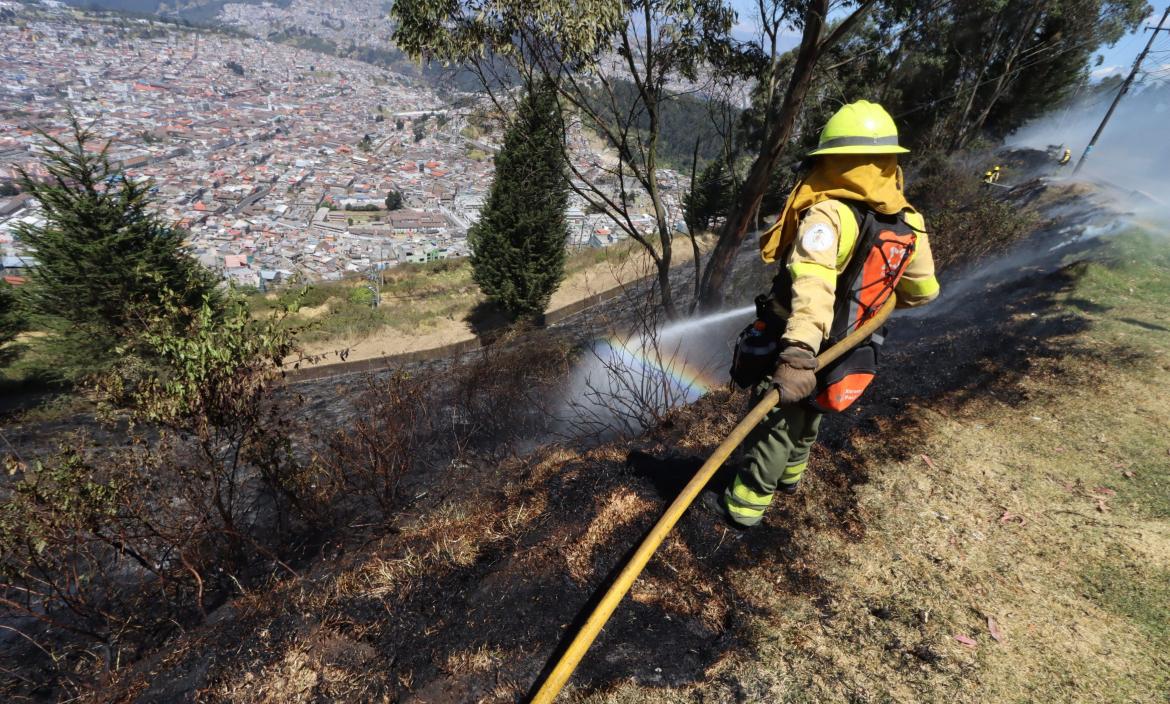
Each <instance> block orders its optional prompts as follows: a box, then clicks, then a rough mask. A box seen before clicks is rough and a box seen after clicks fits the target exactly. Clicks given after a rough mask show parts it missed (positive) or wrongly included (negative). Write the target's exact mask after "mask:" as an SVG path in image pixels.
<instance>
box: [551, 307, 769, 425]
mask: <svg viewBox="0 0 1170 704" xmlns="http://www.w3.org/2000/svg"><path fill="white" fill-rule="evenodd" d="M754 310H755V307H754V306H745V307H743V308H738V309H736V310H730V311H724V312H722V313H715V314H713V315H708V316H704V317H701V318H692V319H689V320H683V321H679V322H675V323H671V324H669V325H667V326H666V327H663V328H660V329H657V330H654V331H653V332H652V333H649V334H647V335H637V334H635V335H611V336H609V337H606V338H603V339H600V340H597V341H596V342H595V343H594V344H593V347H592V348H591V350H590V354H587V355H585V357H584V359H583V360H582V362H581V364H580V366H578V368H577V370H576V371H575V373H574V375H573V377H572V381H571V383H570V384H569V386H568V388H567V393H566V399H565V409H564V413H563V414H558V416H559V417H560V418H562V419H563V420H564V421H566V425H567V427H569V428H575V429H576V428H587V429H593V430H596V429H598V428H608V429H611V430H617V431H619V432H623V433H632V432H637V431H640V430H641V429H642V428H644V427H645V426H646V425H647V424H648V423H652V422H655V419H656V418H658V417H659V416H660V414H661V413H662V412H664V411H666V410H668V409H669V408H672V407H674V406H679V405H683V404H687V403H691V402H692V401H695V400H696V399H698V398H699V397H700V396H702V395H703V394H705V393H707V392H708V391H710V390H711V389H714V388H716V387H718V386H720V385H721V384H724V383H726V381H727V378H728V377H727V368H728V364H729V363H730V361H731V345H732V342H733V341H734V339H735V336H736V334H737V333H738V331H739V329H740V328H741V327H742V326H743V325H745V324H747V322H748V320H750V315H749V314H750V313H752V312H753V311H754Z"/></svg>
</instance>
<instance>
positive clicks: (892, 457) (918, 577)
mask: <svg viewBox="0 0 1170 704" xmlns="http://www.w3.org/2000/svg"><path fill="white" fill-rule="evenodd" d="M1045 197H1050V196H1045ZM1065 198H1066V201H1067V202H1056V203H1054V207H1058V208H1061V209H1063V210H1064V211H1065V212H1079V211H1077V208H1084V207H1087V206H1086V205H1085V204H1083V203H1081V201H1082V200H1083V199H1082V198H1081V197H1080V195H1079V194H1076V193H1073V194H1072V195H1069V194H1068V193H1066V194H1065ZM1070 217H1071V216H1070ZM1046 232H1047V235H1045V236H1039V238H1038V239H1037V240H1035V241H1034V242H1033V243H1032V244H1031V245H1026V246H1025V247H1023V248H1021V249H1020V250H1017V251H1015V252H1013V253H1012V256H1010V257H1008V258H1007V259H1005V260H1004V261H1006V262H1007V263H1006V264H1003V265H1001V266H998V267H994V268H991V269H986V270H984V272H983V275H982V276H980V275H978V274H976V275H973V276H969V277H966V278H965V279H964V280H963V282H962V283H961V285H960V282H958V281H944V286H948V285H950V286H952V290H953V291H954V295H952V296H950V297H949V299H948V300H944V301H942V302H941V303H940V304H938V306H937V307H936V308H935V310H934V312H930V311H929V310H928V311H927V312H925V313H923V314H921V315H915V316H910V317H904V318H903V319H901V320H900V321H897V323H896V326H895V329H896V332H895V334H894V335H893V336H892V341H891V345H890V346H889V347H890V348H891V353H890V354H889V355H888V356H887V359H886V361H885V363H884V367H885V369H886V372H885V375H884V376H883V378H882V379H881V381H880V384H879V386H878V388H876V389H875V391H874V392H873V393H872V395H871V396H870V397H869V401H868V402H867V403H865V404H864V405H863V407H862V408H860V409H858V410H857V411H856V412H854V413H850V414H848V415H845V416H840V417H836V418H833V419H832V422H831V423H830V424H829V428H828V429H827V431H826V433H825V435H824V438H823V443H822V444H821V445H820V446H819V447H818V448H817V450H816V454H815V455H814V459H813V465H812V466H813V469H812V474H811V476H810V481H809V483H808V484H809V485H808V486H807V487H806V489H805V490H803V491H802V493H801V494H799V495H798V496H796V497H794V498H793V499H791V500H788V501H785V502H783V503H778V504H777V506H775V507H774V508H773V510H772V511H771V512H770V514H769V516H768V517H767V520H766V521H765V523H764V525H763V526H762V527H761V528H759V529H757V530H754V531H751V532H749V533H747V534H739V533H735V532H732V531H728V530H726V529H724V528H723V527H721V526H720V525H719V524H718V523H716V522H715V521H714V520H713V519H712V518H711V517H710V516H708V515H706V514H704V513H702V512H701V511H698V510H693V511H692V512H690V513H689V514H688V516H687V517H685V518H684V520H683V522H682V523H681V524H680V526H679V527H678V528H677V529H676V531H675V533H674V534H673V535H672V537H671V538H670V539H669V540H668V541H667V542H666V544H664V546H663V547H662V549H661V550H660V551H659V553H658V555H657V556H656V557H655V559H654V560H652V562H651V564H650V565H649V567H648V569H647V571H646V572H645V573H644V575H643V576H642V577H641V578H640V579H639V581H638V583H637V584H636V585H635V587H634V589H633V591H632V593H631V594H630V596H629V597H627V599H626V601H625V602H624V603H623V605H622V606H621V607H619V609H618V610H617V612H616V613H615V615H614V617H613V619H612V621H611V622H610V624H609V625H608V626H607V628H606V630H605V631H604V633H603V634H602V636H601V638H599V640H598V642H597V643H596V644H595V645H594V646H593V648H592V649H591V651H590V653H589V654H588V655H587V656H586V658H585V660H584V661H583V662H582V664H581V667H580V669H579V670H578V672H577V673H576V674H575V676H574V678H573V680H572V685H571V689H570V690H569V691H568V692H567V694H566V695H565V696H564V697H563V699H564V700H565V701H589V702H603V701H604V702H657V701H695V702H699V701H703V702H711V701H719V702H722V701H744V702H748V701H770V702H771V701H796V702H799V701H810V702H812V701H858V702H868V701H875V702H876V701H906V702H912V701H938V700H947V701H1002V700H1024V701H1027V700H1037V699H1039V700H1046V701H1151V702H1152V701H1164V700H1165V699H1166V697H1167V696H1170V680H1168V678H1167V675H1166V673H1167V672H1170V667H1168V662H1167V656H1166V655H1165V653H1166V652H1167V651H1168V649H1167V646H1170V621H1167V617H1166V615H1165V612H1164V610H1163V608H1162V606H1163V605H1164V604H1165V603H1166V601H1167V598H1168V597H1170V593H1167V587H1166V585H1167V583H1170V582H1168V580H1167V577H1170V562H1168V560H1170V478H1168V477H1167V465H1168V464H1170V454H1168V451H1170V438H1168V437H1166V434H1165V432H1164V429H1165V427H1167V425H1168V423H1167V421H1168V420H1170V419H1168V418H1167V413H1168V411H1167V408H1170V405H1168V404H1167V403H1166V399H1165V393H1164V392H1163V391H1162V389H1164V388H1165V386H1166V383H1167V382H1170V359H1168V358H1167V353H1166V350H1167V348H1168V346H1170V319H1168V318H1167V314H1166V312H1165V311H1166V309H1167V308H1166V306H1167V304H1168V303H1170V273H1168V272H1170V257H1168V256H1167V254H1166V248H1165V243H1164V240H1161V241H1159V240H1156V239H1154V238H1151V237H1150V236H1148V235H1145V234H1142V233H1139V232H1130V233H1126V234H1123V235H1117V236H1114V237H1111V238H1108V239H1101V240H1094V241H1087V242H1085V241H1074V242H1073V243H1072V244H1067V242H1068V237H1065V236H1064V235H1060V233H1061V232H1063V230H1061V227H1050V228H1048V229H1047V231H1046ZM1042 234H1043V233H1042ZM1058 235H1060V236H1059V237H1058ZM1046 237H1047V238H1048V239H1046ZM1053 237H1056V238H1057V239H1055V240H1054V239H1051V238H1053ZM1074 239H1075V238H1074ZM1054 243H1057V244H1061V243H1063V244H1066V245H1067V246H1064V247H1063V248H1061V249H1058V250H1055V251H1053V250H1052V249H1051V248H1052V247H1053V246H1054ZM743 402H744V399H743V397H742V395H741V394H732V393H730V392H728V391H726V390H718V391H714V392H712V393H710V394H708V395H707V396H706V397H704V398H703V399H702V400H700V401H699V402H698V403H696V404H694V405H692V406H689V407H686V408H682V409H679V410H677V411H675V412H673V413H672V414H671V415H670V416H669V418H668V419H667V421H666V422H665V423H663V424H662V425H660V426H659V427H657V428H655V429H653V430H652V431H650V432H648V433H647V434H646V435H645V436H643V437H641V438H639V439H637V441H636V442H634V443H618V442H615V443H610V444H605V445H601V446H599V447H595V448H593V449H581V448H577V447H573V446H569V445H560V444H550V445H545V446H543V447H541V448H539V449H538V450H536V451H534V452H532V453H531V454H528V455H524V456H519V457H511V458H504V459H502V460H501V459H496V460H491V461H487V460H484V461H478V462H471V463H467V464H461V465H459V466H452V467H449V468H444V469H435V470H433V472H432V474H431V475H429V476H427V477H426V478H425V482H424V486H425V487H426V490H425V491H424V492H422V493H421V494H420V495H419V496H418V498H417V499H416V501H415V502H414V503H413V504H411V505H410V506H408V507H407V508H406V509H404V510H403V511H402V513H401V514H400V515H399V517H398V519H397V521H396V523H395V525H394V526H392V527H391V528H390V530H386V531H379V532H378V533H377V534H375V535H374V536H372V537H368V538H367V537H366V536H365V535H363V534H362V533H361V531H360V530H356V531H355V533H354V535H355V539H354V540H353V541H352V542H351V543H346V544H337V545H334V546H326V549H325V550H324V557H323V559H320V560H318V561H317V562H316V563H315V564H313V565H311V566H309V567H307V568H306V569H305V570H304V571H302V572H301V573H300V575H299V576H297V577H295V578H289V579H286V580H284V581H283V582H281V583H280V584H279V585H277V586H276V587H275V591H274V592H270V593H263V594H260V593H258V594H255V595H245V596H243V597H240V598H237V599H236V600H235V601H234V602H232V603H231V604H230V605H228V606H225V607H222V608H220V609H219V610H217V611H216V612H214V613H213V614H212V615H211V617H210V619H209V621H208V622H207V623H206V624H204V625H203V626H201V627H199V628H197V629H193V630H191V631H189V632H188V633H186V634H184V635H182V636H179V637H177V638H176V639H174V640H173V641H172V642H171V643H169V644H168V646H167V647H166V648H165V649H163V650H160V651H159V652H158V653H156V654H155V655H154V656H153V657H150V658H147V659H146V660H145V661H144V662H143V663H141V664H140V665H139V666H136V667H133V668H129V669H128V670H124V671H122V672H120V673H118V675H117V679H116V680H115V681H111V682H109V686H108V687H107V688H106V689H105V691H104V692H102V693H100V694H95V695H94V696H93V697H91V699H93V700H95V701H96V700H107V701H127V700H135V701H144V702H145V701H155V702H173V701H183V700H196V699H197V700H199V701H238V702H309V701H413V702H469V701H490V702H497V701H500V702H503V701H516V700H517V699H519V698H522V697H523V696H524V695H525V693H526V692H527V691H528V690H529V687H530V686H531V684H532V683H533V682H534V681H535V680H536V678H537V677H538V675H539V674H540V672H541V671H542V669H543V668H545V667H546V666H547V665H548V663H549V658H550V657H551V656H552V655H553V654H554V653H555V652H556V651H557V648H558V647H561V646H563V644H564V640H565V636H566V635H567V634H569V633H571V631H572V629H573V627H574V626H573V625H572V624H573V623H574V621H575V620H577V619H580V618H583V616H584V615H585V613H587V611H585V610H584V609H585V607H586V605H588V604H589V603H591V600H592V599H594V598H596V596H597V593H598V590H599V588H601V587H603V586H604V584H605V582H606V579H607V575H609V574H611V573H612V571H613V570H614V569H615V568H617V567H620V565H621V563H622V562H623V560H624V556H625V555H626V554H627V551H628V550H629V549H631V548H632V547H633V546H634V545H635V544H636V542H637V541H638V540H639V539H640V537H641V535H642V534H643V533H644V532H645V530H646V529H647V528H648V527H649V526H650V525H651V523H652V522H653V521H654V520H655V519H656V518H657V516H658V514H659V512H660V511H661V509H662V507H663V506H664V504H665V502H666V501H667V500H668V499H669V498H670V496H671V495H672V493H673V492H674V491H675V490H677V487H678V486H679V484H680V483H681V482H682V481H685V480H686V478H687V477H688V476H689V475H690V473H691V472H693V471H694V469H695V468H696V467H697V466H698V464H699V462H700V461H701V460H702V458H703V457H704V456H705V454H706V453H707V452H709V451H710V450H711V449H712V448H713V447H714V446H715V445H716V444H717V443H718V441H719V440H720V438H721V436H722V435H723V433H725V432H726V431H727V430H728V429H729V428H730V427H731V426H732V424H733V423H734V422H735V420H736V419H737V414H738V413H739V412H740V409H741V408H742V404H743ZM631 450H638V451H640V452H642V453H645V454H639V455H635V456H634V461H633V462H630V463H627V456H628V454H629V453H630V451H631Z"/></svg>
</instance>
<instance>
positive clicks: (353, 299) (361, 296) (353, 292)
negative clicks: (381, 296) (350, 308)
mask: <svg viewBox="0 0 1170 704" xmlns="http://www.w3.org/2000/svg"><path fill="white" fill-rule="evenodd" d="M349 302H350V303H352V304H354V305H358V306H372V305H374V291H373V290H372V289H370V288H367V287H365V286H355V287H353V288H351V289H350V290H349Z"/></svg>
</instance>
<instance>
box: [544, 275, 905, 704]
mask: <svg viewBox="0 0 1170 704" xmlns="http://www.w3.org/2000/svg"><path fill="white" fill-rule="evenodd" d="M895 303H896V301H895V298H894V296H893V294H891V295H890V297H889V299H887V300H886V302H885V304H884V305H883V306H882V307H881V309H879V310H878V312H877V313H876V314H875V315H874V316H873V317H872V318H870V319H868V320H866V321H865V322H864V323H862V324H861V325H860V326H859V327H858V328H857V329H856V330H854V331H853V332H852V333H850V334H849V335H848V336H847V337H845V338H844V339H843V340H841V341H840V342H838V343H837V344H835V345H833V346H832V347H830V348H829V349H827V350H825V351H824V352H822V353H820V354H819V355H817V368H818V369H822V368H824V367H825V366H827V365H828V364H829V363H831V362H833V361H835V360H836V359H837V358H839V357H840V356H841V355H843V354H845V353H846V352H848V351H849V350H851V349H853V348H854V347H856V346H857V345H858V344H860V343H861V342H862V341H864V340H865V339H866V338H868V337H869V336H870V335H872V334H873V333H874V332H876V331H877V329H878V328H880V327H881V326H882V324H883V323H885V322H886V319H887V318H889V317H890V313H892V312H893V310H894V305H895ZM779 403H780V392H779V390H777V389H774V388H773V389H771V390H769V391H768V392H767V393H765V394H764V396H763V398H761V399H760V401H759V402H758V403H757V404H756V405H755V407H754V408H752V410H751V411H749V412H748V414H747V416H746V417H744V419H743V420H741V421H740V422H739V424H738V425H736V426H735V428H733V429H732V430H731V432H730V433H729V434H728V435H727V437H726V438H724V440H723V442H721V443H720V444H719V447H717V448H715V451H714V452H713V453H711V456H710V457H709V458H708V459H707V461H706V462H704V463H703V466H702V467H700V468H699V471H698V472H696V473H695V476H694V477H693V478H692V479H691V481H690V482H688V483H687V485H686V486H685V487H683V490H682V491H681V492H680V493H679V495H678V496H677V497H676V498H675V499H674V501H673V502H671V504H670V506H669V507H667V509H666V512H665V513H663V514H662V517H661V518H659V519H658V523H656V524H655V525H654V528H653V529H651V531H650V533H649V534H648V535H647V536H646V537H645V539H643V540H642V544H641V545H640V546H638V550H637V552H635V553H634V555H633V557H631V558H630V561H629V562H628V563H626V566H625V567H624V568H623V569H622V571H621V573H620V574H618V576H617V579H615V580H614V582H613V584H611V585H610V587H609V589H608V590H607V591H606V593H605V596H603V597H602V598H601V601H599V602H598V604H597V607H596V608H594V609H593V613H591V614H590V615H589V618H588V620H586V621H585V625H583V626H582V627H581V630H580V631H578V632H577V635H576V636H575V637H574V638H573V641H572V642H571V643H569V647H568V648H567V649H566V650H565V652H564V653H563V654H562V655H561V658H560V660H558V661H557V664H556V665H555V666H554V667H553V669H552V671H551V672H550V673H549V675H548V677H547V678H546V679H545V681H544V683H543V684H542V685H541V687H540V689H539V690H538V691H537V692H536V695H535V696H534V697H533V698H532V702H533V704H552V701H553V700H554V699H556V696H557V694H559V693H560V691H561V689H562V688H564V686H565V684H566V683H567V682H568V681H569V677H570V676H571V675H572V674H573V671H574V670H576V669H577V665H578V664H579V663H580V662H581V658H582V657H584V656H585V651H587V650H588V649H589V646H590V645H592V644H593V641H594V639H596V638H597V635H598V634H599V633H600V632H601V629H602V628H603V627H604V626H605V624H606V622H607V621H609V617H610V616H612V615H613V612H614V609H616V608H617V605H618V603H620V602H621V600H622V598H623V597H624V596H625V595H626V593H627V592H629V591H630V587H632V586H633V585H634V580H636V579H637V578H638V575H639V574H641V573H642V569H643V568H644V567H645V566H646V563H647V562H649V560H650V557H651V556H653V555H654V551H655V550H657V549H658V546H659V545H661V544H662V541H663V540H665V539H666V536H667V535H668V534H669V533H670V530H671V529H672V528H674V525H675V524H676V523H678V520H679V519H680V518H682V515H683V513H684V512H685V511H686V510H687V508H689V507H690V505H691V503H693V502H694V500H695V498H696V497H698V496H699V494H700V493H701V492H702V491H703V488H704V487H706V486H707V482H709V481H710V480H711V477H712V476H714V475H715V472H716V471H718V469H719V468H720V467H722V466H723V463H724V462H726V461H727V457H728V456H729V455H730V454H731V453H732V451H734V450H735V448H737V447H739V444H740V443H741V442H743V439H744V438H745V437H747V434H748V433H749V432H751V430H752V429H753V428H755V427H756V426H757V425H758V424H759V423H760V421H761V420H763V419H764V416H766V415H767V414H768V411H770V410H772V409H773V408H775V407H776V406H777V405H778V404H779Z"/></svg>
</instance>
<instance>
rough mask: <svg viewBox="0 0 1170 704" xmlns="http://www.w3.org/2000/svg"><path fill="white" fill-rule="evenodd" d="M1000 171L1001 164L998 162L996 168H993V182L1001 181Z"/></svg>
mask: <svg viewBox="0 0 1170 704" xmlns="http://www.w3.org/2000/svg"><path fill="white" fill-rule="evenodd" d="M999 173H1000V172H999V164H996V165H995V168H993V169H992V170H991V182H992V183H999Z"/></svg>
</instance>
